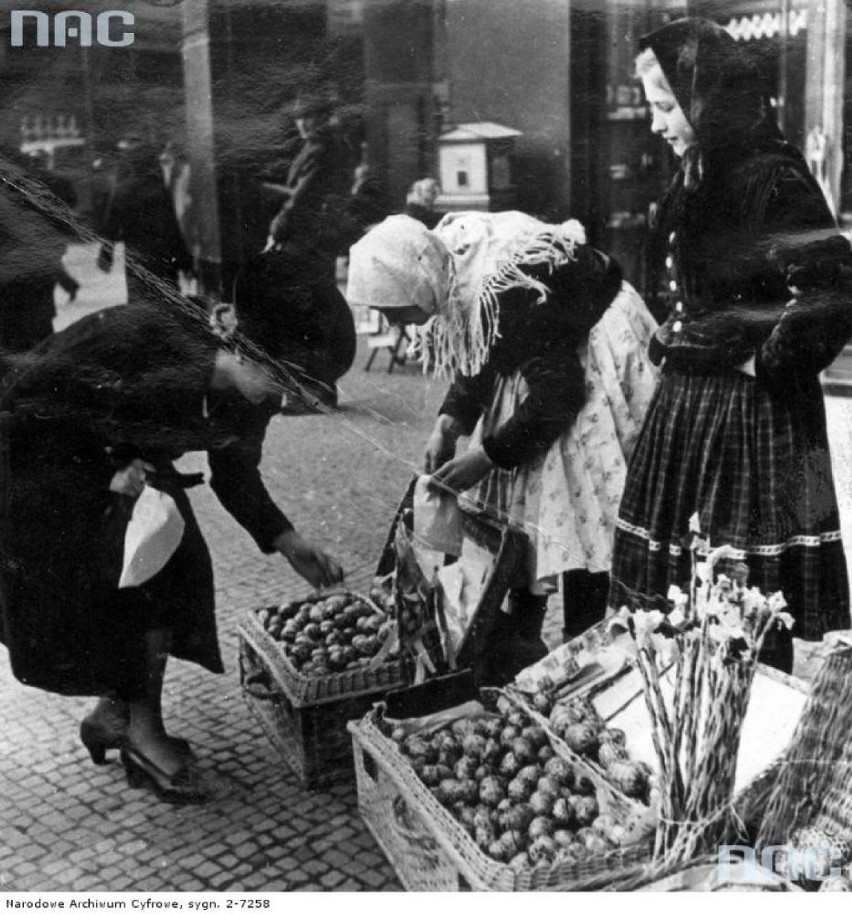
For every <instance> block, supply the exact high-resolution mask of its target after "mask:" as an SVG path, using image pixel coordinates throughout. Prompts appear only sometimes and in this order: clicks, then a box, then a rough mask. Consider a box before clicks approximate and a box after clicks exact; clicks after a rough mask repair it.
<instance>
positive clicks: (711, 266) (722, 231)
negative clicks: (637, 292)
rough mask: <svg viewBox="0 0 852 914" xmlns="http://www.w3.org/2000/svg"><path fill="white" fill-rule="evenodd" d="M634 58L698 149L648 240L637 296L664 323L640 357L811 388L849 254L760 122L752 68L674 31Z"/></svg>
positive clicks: (845, 318)
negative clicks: (746, 367) (748, 366)
mask: <svg viewBox="0 0 852 914" xmlns="http://www.w3.org/2000/svg"><path fill="white" fill-rule="evenodd" d="M642 47H643V48H646V47H647V48H650V49H651V50H652V51H653V52H654V54H655V56H656V58H657V60H658V62H659V63H660V66H661V68H662V70H663V73H664V74H665V76H666V78H667V80H668V82H669V84H670V85H671V87H672V90H673V92H674V94H675V96H676V98H677V100H678V103H679V104H680V107H681V108H682V110H683V112H684V114H685V115H686V116H687V119H688V120H689V122H690V124H691V125H692V127H693V129H694V131H695V134H696V140H697V141H696V143H695V145H694V146H693V147H692V148H690V149H689V150H687V153H686V154H685V156H684V158H683V161H682V163H681V169H680V171H679V172H678V174H677V175H676V176H675V179H674V181H673V183H672V185H671V187H670V188H669V190H668V191H667V193H666V194H665V195H664V197H663V199H662V200H661V202H660V206H659V211H658V215H657V219H656V224H655V226H654V228H653V231H652V234H651V238H650V243H649V263H648V276H649V288H648V290H647V297H648V299H649V301H651V300H653V299H654V298H655V297H656V296H658V295H659V294H660V290H661V289H662V295H663V297H664V299H665V306H666V308H667V310H668V314H669V317H668V320H667V321H666V324H665V326H664V327H663V329H662V332H661V333H660V334H659V337H658V339H657V340H656V341H655V342H654V343H652V352H651V355H652V358H653V359H654V360H655V361H657V362H659V361H661V360H662V359H663V358H665V360H666V365H667V366H668V367H673V368H681V369H685V370H699V371H711V372H712V371H728V370H731V369H732V368H734V367H736V366H738V365H741V364H743V363H744V362H746V361H747V360H748V359H749V358H751V357H752V356H754V357H755V368H756V373H757V375H758V377H760V378H762V379H763V380H765V381H767V382H770V383H773V384H775V383H787V382H788V381H790V380H791V379H794V378H795V377H797V376H799V377H800V376H802V375H803V374H804V375H809V376H811V377H813V376H814V375H815V374H816V373H818V372H819V371H821V370H822V369H823V368H825V367H826V366H827V365H829V364H830V363H831V362H832V361H833V359H834V358H835V357H836V356H837V355H838V354H839V352H840V350H841V349H842V347H843V345H844V343H845V342H846V340H847V339H848V338H849V335H850V333H852V294H850V289H852V286H850V281H849V277H850V274H852V256H850V246H849V244H848V243H847V241H846V240H845V239H844V238H843V237H842V236H840V234H839V233H838V231H837V228H836V225H835V222H834V219H833V217H832V215H831V212H830V211H829V209H828V206H827V204H826V201H825V198H824V196H823V193H822V191H821V189H820V187H819V185H818V184H817V183H816V181H815V180H814V178H813V177H812V176H811V174H810V172H809V170H808V168H807V165H806V163H805V161H804V159H803V157H802V155H801V154H800V153H799V151H798V150H797V149H795V148H794V147H793V146H792V145H791V144H789V143H788V142H786V141H785V140H784V138H783V137H782V136H781V134H780V133H779V131H778V129H777V127H776V126H775V125H774V123H773V122H772V121H771V119H770V118H769V117H768V116H767V114H766V111H767V109H766V106H765V104H764V100H763V99H762V98H761V97H760V96H759V94H758V93H757V91H756V86H757V85H758V84H759V83H758V81H757V80H756V78H755V76H754V71H753V69H752V64H751V61H750V60H749V58H748V56H747V53H746V51H745V49H744V48H742V47H741V46H740V45H738V44H737V42H735V41H734V40H733V39H732V38H731V37H730V35H728V34H727V33H726V32H725V30H724V29H722V28H720V27H719V26H717V25H715V24H714V23H712V22H708V21H706V20H700V19H684V20H678V21H676V22H673V23H670V24H669V25H667V26H664V27H663V28H661V29H658V30H657V31H656V32H653V33H652V34H651V35H649V36H647V37H646V38H645V39H643V42H642ZM656 310H657V313H660V311H661V310H663V311H665V309H659V308H658V309H656ZM660 337H661V338H662V340H663V342H664V343H665V344H666V345H662V344H661V341H660Z"/></svg>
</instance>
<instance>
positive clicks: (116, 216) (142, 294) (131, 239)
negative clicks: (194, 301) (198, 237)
mask: <svg viewBox="0 0 852 914" xmlns="http://www.w3.org/2000/svg"><path fill="white" fill-rule="evenodd" d="M119 149H120V155H119V163H118V168H117V173H116V178H115V187H114V189H113V193H112V197H111V199H110V200H109V203H108V204H107V211H106V214H105V217H104V221H103V225H102V228H101V233H102V235H103V237H104V243H103V244H102V246H101V250H100V254H99V256H98V266H99V267H100V268H101V269H102V270H104V271H105V272H109V271H110V270H111V269H112V266H113V258H114V247H115V244H116V243H118V242H120V241H123V242H124V245H125V263H126V275H127V301H128V303H129V304H137V303H139V302H144V301H149V300H150V299H151V295H152V294H156V288H157V284H158V283H162V284H164V286H165V288H166V289H169V290H172V291H175V292H176V291H179V289H180V283H179V277H180V274H181V273H187V274H190V273H192V272H193V259H192V255H191V254H190V252H189V250H188V249H187V246H186V242H185V241H184V238H183V234H182V233H181V230H180V226H179V225H178V220H177V216H176V215H175V208H174V202H173V200H172V196H171V194H170V193H169V191H168V189H167V188H166V184H165V181H164V178H163V172H162V168H161V166H160V162H159V159H158V156H157V153H156V151H155V150H154V148H153V147H152V146H151V145H150V144H148V143H146V142H145V141H143V140H142V139H140V138H139V137H137V136H135V135H131V136H128V137H125V138H124V139H123V140H122V141H121V142H120V143H119Z"/></svg>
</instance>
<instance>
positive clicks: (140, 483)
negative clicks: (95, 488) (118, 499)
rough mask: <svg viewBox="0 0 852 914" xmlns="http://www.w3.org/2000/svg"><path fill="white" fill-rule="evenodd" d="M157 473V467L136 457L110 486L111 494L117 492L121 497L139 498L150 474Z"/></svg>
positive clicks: (113, 478) (116, 476) (119, 472)
mask: <svg viewBox="0 0 852 914" xmlns="http://www.w3.org/2000/svg"><path fill="white" fill-rule="evenodd" d="M154 472H156V467H154V465H153V464H150V463H148V462H147V461H145V460H141V459H140V458H139V457H136V458H135V459H134V460H131V461H130V463H128V464H127V466H126V467H124V469H122V470H118V472H117V473H116V474H115V476H113V477H112V480H111V481H110V484H109V490H110V492H117V493H118V494H119V495H129V496H130V497H131V498H138V497H139V496H140V495H141V494H142V490H143V489H144V488H145V480H146V478H147V476H148V473H154Z"/></svg>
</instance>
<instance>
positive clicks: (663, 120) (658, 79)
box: [641, 63, 695, 156]
mask: <svg viewBox="0 0 852 914" xmlns="http://www.w3.org/2000/svg"><path fill="white" fill-rule="evenodd" d="M641 75H642V85H643V87H644V89H645V98H646V100H647V102H648V106H649V107H650V109H651V132H652V133H659V134H660V135H661V136H662V137H663V139H664V140H666V142H667V143H669V145H670V146H671V147H672V150H673V151H674V154H675V155H676V156H683V154H684V153H685V152H686V150H687V149H689V147H690V146H693V145H694V144H695V131H694V130H693V129H692V124H690V123H689V121H688V120H687V119H686V115H685V114H684V113H683V109H682V108H681V107H680V105H679V104H678V101H677V99H676V98H675V94H674V92H672V90H671V86H669V83H668V80H667V79H666V77H665V74H664V73H663V71H662V69H661V67H660V65H659V64H658V63H654V64H653V66H651V67H650V68H649V69H648V70H646V71H644V72H643V73H642V74H641Z"/></svg>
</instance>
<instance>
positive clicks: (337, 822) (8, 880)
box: [0, 250, 852, 891]
mask: <svg viewBox="0 0 852 914" xmlns="http://www.w3.org/2000/svg"><path fill="white" fill-rule="evenodd" d="M91 259H92V258H91V251H86V250H79V251H74V252H72V256H71V257H70V258H69V262H70V263H71V268H72V272H75V274H76V275H78V276H80V277H81V278H82V279H83V280H84V282H85V285H84V287H83V289H82V290H81V293H80V301H79V302H78V303H75V304H74V305H73V306H70V305H67V304H65V303H64V300H63V301H62V302H60V307H59V319H58V321H57V326H63V325H64V324H65V323H67V322H69V321H70V320H72V319H75V318H76V317H78V316H79V315H80V314H81V313H84V312H85V311H86V310H87V309H89V308H91V307H93V306H101V305H104V304H110V303H113V301H118V300H120V295H121V290H120V287H119V280H118V279H117V278H116V277H115V276H113V277H102V276H97V275H95V274H93V273H92V272H91ZM365 360H366V353H365V352H364V351H363V349H362V350H361V351H359V353H358V358H357V361H356V365H355V367H354V368H353V370H352V372H351V373H350V374H349V375H348V376H347V377H346V378H344V380H343V383H342V385H341V387H342V397H341V405H342V410H341V412H340V414H339V415H337V416H335V417H326V416H304V417H280V418H277V419H275V420H274V421H273V423H272V425H271V428H270V433H269V437H268V439H267V445H266V456H265V461H264V471H265V476H266V479H267V482H268V485H269V487H270V490H271V491H272V493H273V495H274V497H275V498H276V499H277V500H278V501H279V503H280V504H281V505H282V507H283V508H284V510H285V511H287V512H288V513H289V514H290V516H291V518H292V519H293V520H294V522H295V523H296V525H297V527H298V528H299V529H300V530H301V531H302V532H303V533H305V534H306V535H308V536H309V537H311V538H313V539H316V540H317V541H319V542H320V543H322V544H324V545H325V546H326V547H327V548H328V549H329V550H330V551H332V552H333V553H335V554H336V555H337V556H339V557H340V558H341V559H342V561H343V563H344V565H345V567H346V568H347V569H348V570H349V572H350V576H349V581H350V584H351V585H353V586H358V585H359V584H364V583H366V582H367V581H368V580H369V578H370V576H371V572H372V570H373V567H374V565H375V563H376V561H377V558H378V555H379V553H380V550H381V547H382V545H383V543H384V538H385V536H386V534H387V530H388V526H389V524H390V522H391V519H392V516H393V512H394V510H395V508H396V506H397V504H398V502H399V499H400V497H401V495H402V493H403V491H404V489H405V486H406V484H407V482H408V480H409V479H410V477H411V474H412V472H413V470H414V468H415V467H416V466H417V464H418V461H419V456H420V452H421V449H422V446H423V442H424V441H425V438H426V434H427V431H428V428H429V427H430V424H431V421H432V417H433V416H434V413H435V409H436V407H437V405H438V403H439V402H440V397H441V395H442V393H443V385H442V384H441V383H438V382H434V381H430V380H429V379H427V378H424V377H423V376H422V375H420V374H419V373H418V371H417V369H416V368H415V367H414V366H406V367H404V368H402V369H396V370H395V371H394V373H393V374H392V375H388V374H386V373H385V371H384V368H385V366H386V361H385V360H384V358H383V357H380V358H378V359H377V360H376V361H377V363H378V364H377V365H375V366H374V369H373V371H371V372H370V373H366V372H364V370H363V366H364V363H365ZM830 409H831V417H832V430H833V434H834V435H835V438H836V442H837V449H838V450H837V453H836V454H835V456H836V458H837V459H838V461H839V462H838V468H839V469H838V476H839V478H840V480H841V481H840V482H839V489H840V494H841V498H842V500H843V501H844V519H845V523H848V522H849V518H850V517H852V511H847V510H846V509H847V507H849V506H852V479H850V473H849V470H848V467H849V466H850V463H849V454H848V450H849V448H850V446H852V434H850V431H852V401H841V400H834V401H831V402H830ZM182 463H183V466H182V467H181V468H182V469H184V470H189V469H203V468H204V461H203V459H201V458H200V457H197V456H192V457H189V458H185V459H184V461H182ZM191 497H192V500H193V504H194V506H195V509H196V511H197V513H198V517H199V520H200V523H201V527H202V529H203V531H204V532H205V535H206V537H207V540H208V543H209V546H210V549H211V552H212V555H213V561H214V566H215V569H216V576H217V603H218V620H219V626H220V641H221V644H222V648H223V654H224V659H225V664H226V668H227V672H226V673H225V674H224V675H223V676H213V675H211V674H209V673H206V672H204V671H201V670H199V669H198V668H197V667H194V666H191V665H189V664H185V663H181V662H179V661H176V662H172V663H171V665H170V667H169V671H168V675H167V682H166V694H165V698H164V701H165V712H166V717H167V725H168V727H169V729H170V731H171V732H173V733H175V734H180V735H182V736H184V737H186V738H187V739H189V740H190V742H191V743H192V745H193V746H194V748H195V751H196V754H197V755H198V758H199V764H200V767H201V768H202V769H203V771H204V772H205V773H206V775H207V776H208V777H209V778H210V779H211V781H212V782H213V783H215V787H216V794H217V798H216V800H215V801H214V802H211V803H208V804H205V805H203V806H196V807H186V808H175V807H172V806H170V805H168V804H165V803H162V802H159V801H158V800H157V799H156V798H155V797H154V796H153V795H152V794H151V793H149V792H148V791H146V790H138V789H130V788H129V787H128V786H127V784H126V782H125V779H124V775H123V771H122V769H121V767H120V765H119V763H118V761H117V759H116V758H115V753H112V758H111V759H110V763H109V764H108V765H106V766H104V767H102V768H98V767H95V766H93V765H92V764H91V762H90V760H89V758H88V755H87V754H86V752H85V750H84V749H83V747H82V745H81V744H80V743H79V741H78V738H77V727H78V725H79V721H80V719H81V718H82V716H83V715H84V714H85V713H86V711H87V708H88V706H89V704H90V702H89V701H88V700H84V699H70V698H60V697H58V696H54V695H48V694H45V693H42V692H39V691H37V690H34V689H29V688H26V687H24V686H21V685H20V684H18V683H17V682H16V681H15V680H14V679H13V678H12V676H11V673H10V672H9V667H8V660H7V657H6V655H5V651H0V697H2V702H0V728H2V732H3V734H4V738H3V746H2V749H0V887H2V888H3V889H5V890H7V891H9V890H11V891H28V890H30V891H83V890H93V891H122V890H139V891H225V890H227V891H257V890H264V891H285V890H290V889H293V890H306V891H308V890H310V891H325V890H334V891H349V890H352V891H355V890H367V891H394V890H398V889H400V885H399V882H398V881H397V879H396V877H395V874H394V872H393V870H392V868H391V867H390V865H389V864H388V862H387V861H386V859H385V858H384V856H383V854H382V852H381V851H380V849H379V848H378V846H377V845H376V843H375V841H374V839H373V838H372V836H371V835H370V833H369V832H368V831H367V829H366V828H365V826H364V825H363V823H362V821H361V819H360V818H359V816H358V812H357V802H356V801H357V798H356V791H355V787H354V784H353V783H352V782H347V783H343V784H340V785H338V786H335V787H333V788H330V789H329V790H326V791H322V792H310V791H306V790H304V789H302V788H301V787H300V786H299V785H298V783H297V781H296V780H295V778H294V776H293V775H292V774H291V773H290V771H289V770H288V769H287V767H286V766H285V765H284V763H283V762H282V760H281V758H280V757H279V756H278V755H277V754H276V752H275V750H274V749H273V748H272V746H271V745H270V743H269V742H268V740H267V739H266V737H265V736H264V734H263V732H262V731H261V729H260V727H259V725H258V724H257V722H256V721H255V720H254V718H253V717H252V716H251V715H250V714H249V713H248V711H247V709H246V706H245V704H244V702H243V699H242V697H241V695H240V689H239V681H238V672H237V625H238V624H239V622H240V620H241V618H242V617H243V615H244V613H245V612H246V611H247V610H248V608H250V607H252V606H256V605H259V604H263V603H266V602H277V601H282V600H285V599H290V598H295V597H298V596H300V595H302V594H304V593H306V591H307V588H306V585H305V584H304V583H303V582H301V580H300V579H298V578H297V577H296V576H295V575H294V574H293V573H292V572H291V571H290V570H289V566H287V565H286V563H285V562H283V560H278V561H276V560H275V559H272V558H270V557H266V556H263V555H261V554H260V553H258V552H257V550H256V548H255V546H254V544H253V542H252V541H251V540H250V539H249V537H248V535H247V534H245V532H244V531H242V529H241V528H240V527H238V526H237V525H236V523H235V522H234V521H233V520H232V519H231V518H230V516H228V515H227V514H226V512H225V511H224V510H223V509H222V508H221V506H219V504H218V502H217V501H216V499H215V497H214V496H213V495H212V493H211V492H210V491H209V490H207V489H206V488H204V487H201V488H197V489H194V490H192V493H191ZM849 541H852V538H850V540H849ZM560 615H561V608H560V607H559V606H558V601H554V605H553V607H552V609H551V611H550V613H549V618H548V622H547V626H546V636H547V640H548V641H549V642H550V643H551V644H554V645H555V644H556V641H557V638H558V636H559V635H558V633H559V630H560V628H561V619H560ZM801 656H802V660H801V661H800V667H801V669H802V671H803V672H805V673H810V672H811V671H812V670H813V668H814V666H815V664H816V662H818V656H817V657H816V658H813V657H811V655H810V654H808V655H807V656H806V655H805V654H802V655H801Z"/></svg>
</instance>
